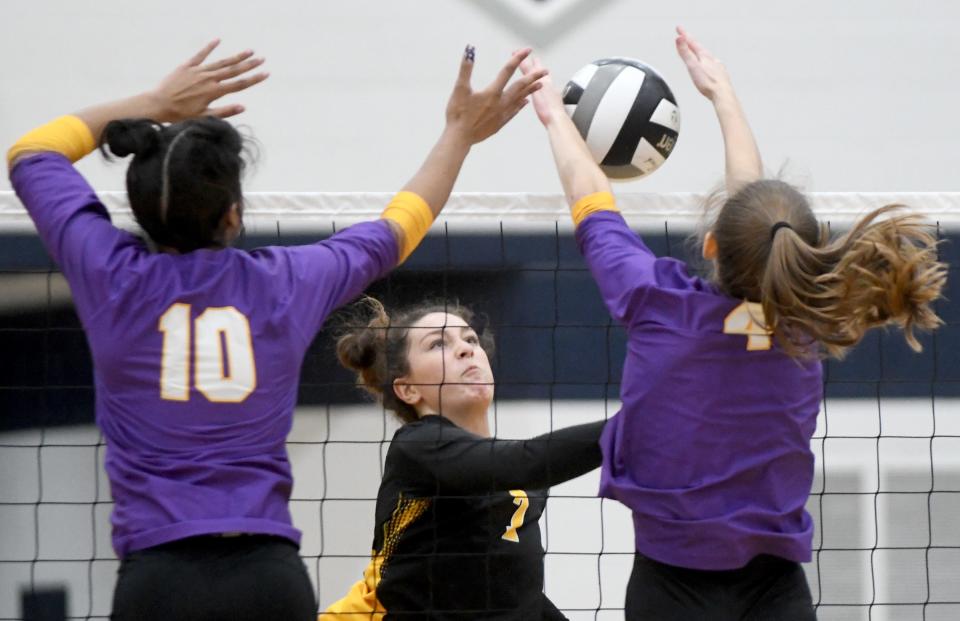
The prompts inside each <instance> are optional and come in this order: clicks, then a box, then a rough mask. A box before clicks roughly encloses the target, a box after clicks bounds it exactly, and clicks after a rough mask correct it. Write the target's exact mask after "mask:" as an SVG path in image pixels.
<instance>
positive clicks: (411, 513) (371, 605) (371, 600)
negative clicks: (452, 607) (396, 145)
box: [317, 194, 430, 621]
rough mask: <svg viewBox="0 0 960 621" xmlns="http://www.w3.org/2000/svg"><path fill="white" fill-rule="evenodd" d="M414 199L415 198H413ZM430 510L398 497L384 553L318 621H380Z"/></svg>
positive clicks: (385, 530) (425, 504) (373, 558)
mask: <svg viewBox="0 0 960 621" xmlns="http://www.w3.org/2000/svg"><path fill="white" fill-rule="evenodd" d="M414 196H416V194H414ZM418 198H419V197H418ZM429 508H430V501H429V500H427V499H426V498H404V497H403V494H400V498H398V499H397V506H396V507H395V508H394V510H393V514H392V515H391V516H390V519H389V520H387V522H386V523H385V524H384V525H383V549H382V550H381V551H380V552H377V551H376V550H374V551H373V552H371V553H370V563H369V564H368V565H367V568H366V569H364V570H363V580H360V581H358V582H356V583H354V585H353V586H352V587H351V588H350V591H349V592H347V594H346V595H345V596H344V597H343V598H342V599H339V600H337V601H336V602H334V603H333V604H331V605H330V606H329V607H328V608H327V610H326V611H325V612H322V613H320V615H319V616H318V617H317V619H318V621H361V620H365V621H371V620H372V621H381V619H383V617H384V615H386V614H387V610H386V609H385V608H384V607H383V604H381V603H380V600H379V599H377V585H379V584H380V580H381V578H382V577H383V570H384V568H385V566H386V565H387V564H388V562H389V560H390V556H391V555H392V554H393V551H394V550H395V549H396V547H397V544H398V543H399V542H400V537H401V536H402V535H403V533H404V531H406V530H407V528H408V527H409V526H410V525H411V524H413V523H414V522H416V521H417V520H419V519H420V517H421V516H422V515H423V514H424V513H426V511H427V509H429Z"/></svg>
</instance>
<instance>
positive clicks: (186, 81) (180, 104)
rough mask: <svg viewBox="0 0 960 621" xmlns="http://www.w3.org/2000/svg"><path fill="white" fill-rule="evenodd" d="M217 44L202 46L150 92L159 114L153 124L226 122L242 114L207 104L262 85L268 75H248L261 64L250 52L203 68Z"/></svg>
mask: <svg viewBox="0 0 960 621" xmlns="http://www.w3.org/2000/svg"><path fill="white" fill-rule="evenodd" d="M219 44H220V40H219V39H215V40H213V41H211V42H210V43H208V44H207V45H205V46H204V47H203V49H201V50H200V51H199V52H197V53H196V54H194V55H193V56H191V57H190V59H189V60H187V61H186V62H185V63H184V64H182V65H180V66H179V67H177V68H176V69H174V70H173V72H172V73H171V74H170V75H168V76H167V77H165V78H164V79H163V80H161V81H160V84H158V85H157V86H156V88H154V89H153V90H152V91H150V97H151V98H153V99H154V100H155V104H156V105H157V109H158V110H159V111H160V114H159V116H160V118H157V119H155V120H157V121H162V122H175V121H182V120H184V119H190V118H194V117H198V116H216V117H220V118H226V117H230V116H234V115H236V114H240V113H241V112H243V110H244V108H243V106H241V105H239V104H230V105H225V106H218V107H211V104H212V103H213V102H215V101H216V100H218V99H220V98H221V97H223V96H224V95H228V94H230V93H237V92H239V91H243V90H246V89H248V88H250V87H251V86H254V85H255V84H259V83H260V82H263V81H264V80H266V79H267V77H268V76H269V75H270V74H268V73H266V72H259V73H255V74H251V71H253V70H254V69H256V68H257V67H259V66H260V65H262V64H263V61H264V59H263V58H254V57H253V51H252V50H246V51H243V52H240V53H238V54H234V55H232V56H228V57H227V58H224V59H222V60H218V61H214V62H211V63H207V64H203V63H204V61H206V60H207V57H208V56H210V53H211V52H213V50H214V49H215V48H216V47H217V46H218V45H219Z"/></svg>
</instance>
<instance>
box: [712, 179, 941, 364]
mask: <svg viewBox="0 0 960 621" xmlns="http://www.w3.org/2000/svg"><path fill="white" fill-rule="evenodd" d="M780 223H784V224H783V225H781V224H780ZM712 230H713V234H714V236H715V238H716V242H717V251H718V254H717V270H716V279H717V281H718V284H719V286H720V288H721V289H722V290H723V291H724V292H725V293H727V294H729V295H731V296H733V297H737V298H744V299H747V300H751V301H754V302H759V303H760V304H761V305H762V306H763V314H764V320H765V322H766V325H767V326H768V327H769V328H770V329H772V330H773V333H774V335H775V336H776V338H777V341H778V343H779V344H780V345H781V347H782V348H783V349H784V350H785V351H786V352H787V353H788V354H790V355H792V356H798V357H799V356H808V355H810V354H811V353H819V354H822V355H826V356H832V357H842V356H843V355H844V354H845V352H846V351H847V350H848V349H849V348H850V347H852V346H854V345H856V344H857V343H859V342H860V340H861V339H862V338H863V336H864V334H865V333H866V332H867V331H868V330H870V329H871V328H875V327H879V326H885V325H888V324H894V325H898V326H900V328H901V329H902V330H903V333H904V336H905V338H906V340H907V343H908V344H909V345H910V347H911V348H912V349H913V350H915V351H920V350H921V346H920V343H919V341H917V338H916V336H915V334H914V330H915V329H919V330H933V329H935V328H936V327H937V326H939V325H940V324H942V323H943V322H942V321H941V319H940V318H939V317H938V316H937V315H936V313H935V312H934V310H933V308H932V305H933V302H934V301H935V300H937V299H938V298H939V297H940V296H941V293H942V291H943V287H944V286H945V284H946V279H947V266H946V265H945V264H944V263H942V262H940V261H939V260H938V256H937V244H938V242H937V239H936V236H935V231H934V230H933V228H932V227H931V226H930V225H929V224H927V223H926V222H924V220H923V219H922V218H921V217H919V216H918V215H917V214H915V213H911V212H909V211H908V208H907V207H905V206H904V205H888V206H886V207H881V208H879V209H875V210H874V211H871V212H870V213H868V214H867V215H866V216H864V217H863V218H861V219H860V220H859V221H858V222H857V223H856V224H855V225H854V226H853V228H851V229H850V230H849V231H848V232H846V233H844V234H842V235H840V236H839V237H837V238H836V239H834V240H831V239H830V233H829V230H828V228H827V226H826V225H823V224H821V223H819V222H817V219H816V217H815V216H814V215H813V211H812V210H811V209H810V206H809V204H808V202H807V199H806V197H804V195H803V194H801V193H800V192H799V191H797V190H796V189H795V188H793V187H792V186H790V185H788V184H786V183H784V182H782V181H777V180H769V179H764V180H761V181H756V182H754V183H751V184H748V185H747V186H745V187H743V188H742V189H741V190H739V191H738V192H737V193H736V194H734V195H733V196H731V197H730V198H729V199H728V200H727V201H726V202H725V203H724V204H723V206H722V208H721V209H720V212H719V214H718V216H717V220H716V223H715V224H714V226H713V229H712ZM815 344H819V346H820V347H819V348H816V347H814V345H815ZM818 349H819V351H818Z"/></svg>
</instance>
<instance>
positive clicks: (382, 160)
mask: <svg viewBox="0 0 960 621" xmlns="http://www.w3.org/2000/svg"><path fill="white" fill-rule="evenodd" d="M577 4H579V5H581V6H580V8H579V9H577V8H576V7H574V8H573V9H571V12H570V13H569V15H568V18H567V19H566V20H560V22H559V24H560V25H559V26H556V27H552V26H543V27H541V28H539V29H538V28H533V27H530V26H524V25H523V24H524V23H525V22H524V19H523V18H521V17H518V16H517V15H512V16H511V15H509V10H508V9H507V8H504V7H506V6H512V7H514V10H519V9H525V10H528V11H533V12H534V13H535V12H536V11H537V10H540V11H543V12H544V13H545V14H546V13H549V12H550V11H551V10H555V9H552V8H551V7H559V9H564V8H566V7H568V6H573V5H577ZM559 9H556V10H559ZM958 18H960V4H957V3H953V2H948V1H946V0H935V1H927V2H919V1H913V2H911V1H907V0H873V1H866V0H854V1H845V2H836V1H834V0H808V1H807V2H803V3H800V2H793V3H771V2H764V1H762V0H744V1H740V2H735V3H734V2H716V1H714V0H680V1H671V2H660V3H654V2H641V1H638V0H604V1H599V0H582V1H581V2H578V1H577V0H548V1H546V2H542V1H541V2H537V1H535V0H391V1H386V0H382V1H375V0H351V1H350V2H342V1H341V2H330V1H326V0H313V1H306V0H299V1H295V2H279V1H278V2H274V3H267V2H250V3H240V2H227V1H224V0H205V1H204V2H186V1H184V0H163V1H157V0H143V1H138V2H125V1H123V0H100V1H97V2H92V1H86V2H80V1H69V2H68V1H67V0H49V1H41V0H37V1H35V2H5V3H4V4H3V12H2V19H0V58H3V63H4V67H3V78H2V82H0V144H2V145H8V144H10V143H11V142H12V141H13V140H14V139H15V138H16V137H17V136H18V135H19V134H20V133H22V132H23V131H25V130H26V129H29V128H30V127H32V126H34V125H36V124H39V123H41V122H43V121H45V120H47V119H49V118H51V117H52V116H54V115H57V114H60V113H64V112H69V111H72V110H75V109H77V108H79V107H82V106H84V105H86V104H90V103H93V102H97V101H100V100H104V99H108V98H113V97H118V96H122V95H126V94H130V93H132V92H135V91H137V90H140V89H144V88H146V87H149V86H151V85H152V84H153V83H154V82H155V81H156V80H157V79H158V78H159V77H160V76H161V75H163V74H164V73H165V72H166V71H167V70H169V69H170V68H171V67H172V66H173V65H174V64H176V63H177V62H179V61H180V60H181V59H184V58H186V57H187V56H188V55H189V54H190V53H191V52H192V51H193V50H194V49H196V48H198V47H199V46H201V45H202V44H203V43H204V42H205V41H206V40H207V39H208V38H211V37H213V36H221V37H222V38H223V40H224V45H223V47H224V49H225V50H237V49H242V48H244V47H248V46H249V47H253V48H254V49H255V50H256V51H257V52H258V53H262V54H264V55H266V56H267V58H268V67H269V69H270V71H271V72H272V76H271V78H270V79H269V80H268V81H267V83H265V84H263V85H262V86H261V87H260V88H258V89H257V90H256V91H254V92H251V93H249V94H246V95H244V96H242V97H238V98H237V101H242V102H243V103H245V104H246V105H247V106H248V109H249V111H248V112H247V113H246V115H244V116H243V117H242V122H243V123H245V124H247V125H249V126H250V128H251V129H252V130H253V132H254V133H255V135H256V136H257V138H258V139H259V140H260V141H261V143H262V145H263V149H262V160H261V163H260V166H259V168H258V170H257V171H256V173H255V175H253V176H252V177H251V178H250V180H249V184H248V189H250V190H271V191H320V190H323V191H390V190H393V189H396V188H398V187H399V186H400V185H401V184H402V183H403V182H404V181H405V180H406V179H407V178H408V177H409V175H410V174H411V173H412V172H413V171H414V170H415V168H416V167H417V165H418V163H419V161H420V160H421V158H422V157H423V156H424V155H425V153H426V151H427V149H428V148H429V147H430V145H431V144H432V141H433V140H434V138H435V137H436V136H437V134H438V133H439V131H440V127H441V123H442V114H443V107H444V104H445V100H446V96H447V92H448V89H449V87H450V84H451V83H452V80H453V77H454V74H455V71H456V67H457V62H458V58H459V55H460V52H461V50H462V48H463V46H464V44H465V43H467V42H470V43H473V44H475V45H476V46H477V47H478V63H477V69H476V73H475V77H476V82H477V83H478V84H482V83H484V82H485V81H486V80H488V79H489V78H490V77H491V76H492V75H493V74H494V73H495V71H496V69H498V68H499V66H500V64H501V61H502V60H504V59H505V58H506V57H507V55H508V54H509V52H510V51H511V50H512V49H513V48H515V47H517V46H520V45H522V44H524V43H527V42H534V43H537V44H538V49H539V51H540V53H541V54H542V56H543V57H544V59H545V61H546V64H547V65H548V66H550V67H551V68H552V69H553V72H554V75H555V76H556V79H557V80H558V81H560V82H562V81H564V80H565V79H566V77H568V76H569V75H571V74H572V73H573V72H574V71H575V70H576V69H577V68H579V67H580V66H581V65H583V64H585V63H586V62H589V61H590V60H593V59H595V58H599V57H603V56H610V55H631V56H636V57H640V58H642V59H644V60H646V61H647V62H649V63H651V64H652V65H654V66H656V67H658V68H659V69H660V71H661V72H663V73H664V75H665V77H666V78H667V79H668V81H669V82H670V84H671V85H672V87H673V89H674V91H675V94H676V95H677V97H678V99H679V103H680V106H681V109H682V113H683V129H682V133H681V137H680V140H679V142H678V146H677V150H676V151H675V153H674V155H673V156H672V158H671V160H670V161H669V162H668V163H667V165H666V166H665V167H664V168H663V169H662V170H660V171H658V172H657V173H656V174H655V175H654V176H653V177H652V178H651V179H649V180H647V181H643V182H640V183H634V184H627V185H625V186H624V187H623V190H625V191H634V190H635V191H639V190H643V191H650V192H669V191H697V190H703V189H705V188H707V187H709V186H711V185H712V184H714V183H716V182H717V181H718V180H719V179H720V175H721V174H722V159H721V147H720V143H719V134H718V131H717V128H716V124H715V121H714V119H713V116H712V112H711V110H710V108H709V106H708V104H707V103H706V101H705V100H704V99H702V98H701V97H700V96H699V95H698V94H697V93H696V92H695V91H694V90H693V88H692V87H691V86H690V84H689V83H688V81H687V77H686V75H685V71H684V69H683V67H682V65H681V63H680V62H679V60H678V59H677V58H676V57H675V52H674V49H673V42H672V28H673V26H674V25H675V24H677V23H682V24H685V25H686V26H687V27H688V28H689V29H690V30H691V31H692V32H693V33H694V34H696V35H698V36H699V37H700V38H701V39H702V41H703V42H704V43H706V44H707V45H708V46H709V47H711V48H712V49H713V50H714V52H715V53H716V54H717V55H718V56H719V57H720V58H722V59H724V60H725V61H726V64H727V66H728V67H729V69H730V70H731V72H732V74H733V76H734V79H735V82H736V84H737V85H738V87H739V90H740V94H741V97H742V99H743V101H744V103H745V106H746V108H747V110H748V112H749V114H750V117H751V119H752V121H753V124H754V126H755V128H756V130H757V134H758V137H759V139H760V142H761V146H762V148H763V151H764V153H765V155H766V161H767V163H768V165H769V166H770V167H771V168H773V169H774V170H776V169H778V168H779V167H780V166H781V165H782V164H783V163H784V162H785V161H787V159H788V158H789V161H790V163H791V166H790V169H789V170H790V172H791V173H792V174H791V178H793V179H794V180H798V181H801V182H808V181H809V188H810V189H816V190H820V191H868V190H869V191H920V190H923V191H946V190H955V189H956V188H957V183H956V181H955V174H954V168H955V167H954V164H953V161H952V160H953V158H952V157H950V155H952V151H953V146H954V143H956V142H957V141H958V139H960V120H958V118H957V115H956V111H957V110H958V109H960V105H958V104H960V87H958V86H957V83H956V79H955V74H956V65H957V60H956V59H957V58H960V37H957V36H956V34H955V32H956V29H957V25H958ZM82 169H83V170H84V172H86V173H87V174H89V176H90V178H91V180H92V181H93V183H94V186H95V187H97V188H98V189H102V190H109V189H121V188H122V186H123V182H122V169H123V167H122V166H120V165H114V166H112V167H107V166H105V165H103V164H102V163H101V162H99V161H98V160H97V159H96V158H91V161H89V162H84V163H83V164H82ZM8 188H9V184H8V183H7V181H6V179H3V180H0V190H2V189H8ZM457 189H458V190H460V191H486V192H517V191H534V192H543V191H555V190H556V189H557V182H556V179H555V176H554V172H553V170H552V164H551V162H550V160H549V156H548V153H547V150H546V146H545V141H544V137H543V136H542V134H541V130H540V129H539V127H538V126H537V124H536V122H535V120H534V118H533V115H532V113H528V111H524V113H523V114H521V117H520V118H518V119H517V121H516V122H515V123H514V124H513V125H511V126H509V127H507V128H506V129H505V130H504V132H503V134H502V135H500V136H496V137H495V138H494V139H491V140H490V141H489V143H486V144H483V145H481V146H480V147H479V148H477V149H475V151H474V153H473V154H472V156H471V158H470V160H469V161H468V163H467V166H466V168H465V170H464V172H463V174H462V177H461V181H460V183H459V185H458V187H457Z"/></svg>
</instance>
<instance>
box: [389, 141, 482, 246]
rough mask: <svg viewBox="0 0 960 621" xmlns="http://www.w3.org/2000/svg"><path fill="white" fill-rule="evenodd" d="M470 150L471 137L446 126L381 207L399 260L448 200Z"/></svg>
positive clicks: (423, 232)
mask: <svg viewBox="0 0 960 621" xmlns="http://www.w3.org/2000/svg"><path fill="white" fill-rule="evenodd" d="M469 152H470V141H469V139H468V138H467V137H466V135H465V134H464V133H463V132H460V131H457V130H456V129H454V128H450V127H449V126H448V127H447V128H446V129H445V130H444V132H443V134H442V135H441V136H440V139H439V140H438V141H437V143H436V144H435V145H434V146H433V149H431V150H430V153H429V154H428V155H427V159H426V160H424V162H423V165H422V166H421V167H420V170H418V171H417V173H416V174H415V175H414V176H413V177H412V178H411V179H410V181H408V182H407V184H406V185H405V186H403V189H402V190H401V191H400V192H399V193H398V194H397V195H396V196H395V197H394V199H393V200H392V201H391V202H390V204H389V205H388V206H387V208H386V210H384V212H383V214H382V216H381V217H383V218H385V219H386V220H387V222H388V223H389V224H390V229H391V230H392V231H393V235H394V237H395V238H396V240H397V247H398V248H399V249H400V254H399V257H398V258H399V262H400V263H402V262H404V261H405V260H406V259H407V257H408V256H410V253H412V252H413V251H414V249H416V247H417V246H418V245H419V244H420V242H421V241H423V238H424V236H425V235H426V234H427V230H428V229H429V228H430V225H431V224H432V223H433V220H434V218H436V217H437V215H438V214H439V213H440V210H441V209H443V206H444V205H445V204H446V203H447V199H449V198H450V192H451V191H453V184H454V182H456V180H457V176H458V175H459V174H460V168H461V167H462V166H463V162H464V160H465V159H466V157H467V154H468V153H469Z"/></svg>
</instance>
